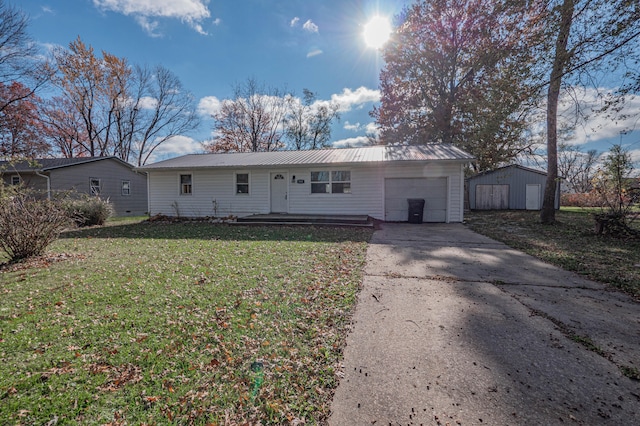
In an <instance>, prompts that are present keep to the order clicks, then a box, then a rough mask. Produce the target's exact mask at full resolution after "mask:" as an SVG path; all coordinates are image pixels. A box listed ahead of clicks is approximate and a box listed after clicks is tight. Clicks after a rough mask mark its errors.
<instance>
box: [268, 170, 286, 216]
mask: <svg viewBox="0 0 640 426" xmlns="http://www.w3.org/2000/svg"><path fill="white" fill-rule="evenodd" d="M287 176H288V175H287V173H271V213H287V210H288V208H287V189H288V187H287V185H288V179H287Z"/></svg>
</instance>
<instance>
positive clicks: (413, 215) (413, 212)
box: [407, 198, 424, 223]
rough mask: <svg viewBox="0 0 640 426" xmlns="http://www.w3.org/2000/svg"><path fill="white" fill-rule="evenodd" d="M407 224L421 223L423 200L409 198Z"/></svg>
mask: <svg viewBox="0 0 640 426" xmlns="http://www.w3.org/2000/svg"><path fill="white" fill-rule="evenodd" d="M407 202H408V203H409V223H422V214H423V212H424V199H422V198H409V199H407Z"/></svg>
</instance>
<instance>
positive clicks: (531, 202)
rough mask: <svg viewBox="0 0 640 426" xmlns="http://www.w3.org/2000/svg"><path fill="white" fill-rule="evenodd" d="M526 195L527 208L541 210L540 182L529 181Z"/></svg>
mask: <svg viewBox="0 0 640 426" xmlns="http://www.w3.org/2000/svg"><path fill="white" fill-rule="evenodd" d="M526 196H527V199H526V205H525V207H526V209H527V210H540V184H533V183H528V184H527V190H526Z"/></svg>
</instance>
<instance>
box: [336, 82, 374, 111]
mask: <svg viewBox="0 0 640 426" xmlns="http://www.w3.org/2000/svg"><path fill="white" fill-rule="evenodd" d="M331 101H332V102H336V103H338V104H339V105H340V112H347V111H351V110H352V109H354V108H362V107H363V106H364V104H366V103H369V102H379V101H380V91H379V90H371V89H368V88H366V87H364V86H361V87H358V88H357V89H356V90H351V89H348V88H345V89H343V90H342V93H339V94H334V95H331Z"/></svg>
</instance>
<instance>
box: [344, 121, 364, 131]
mask: <svg viewBox="0 0 640 426" xmlns="http://www.w3.org/2000/svg"><path fill="white" fill-rule="evenodd" d="M342 127H343V128H344V129H345V130H349V131H352V132H357V131H358V130H360V129H361V128H362V127H360V123H356V124H351V123H349V122H348V121H345V122H344V126H342Z"/></svg>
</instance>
